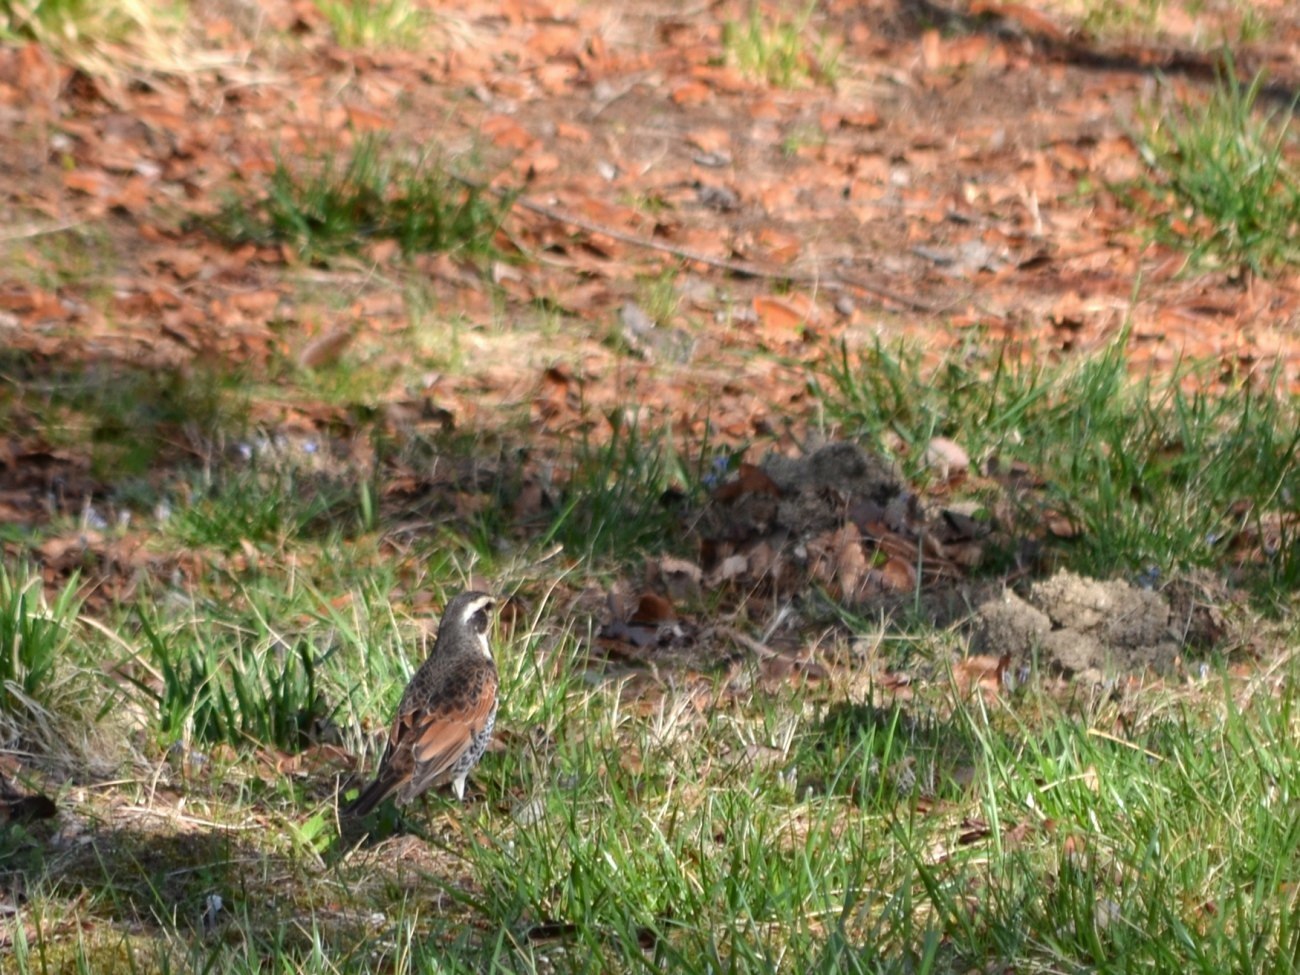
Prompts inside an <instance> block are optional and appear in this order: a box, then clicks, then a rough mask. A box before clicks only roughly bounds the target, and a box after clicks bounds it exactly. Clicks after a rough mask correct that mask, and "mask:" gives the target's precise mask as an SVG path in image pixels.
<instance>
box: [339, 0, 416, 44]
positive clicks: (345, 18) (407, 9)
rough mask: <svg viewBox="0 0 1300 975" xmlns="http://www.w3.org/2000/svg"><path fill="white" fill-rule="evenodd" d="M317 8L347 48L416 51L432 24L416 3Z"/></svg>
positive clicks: (389, 0) (367, 1)
mask: <svg viewBox="0 0 1300 975" xmlns="http://www.w3.org/2000/svg"><path fill="white" fill-rule="evenodd" d="M317 6H318V7H319V8H320V11H321V13H323V14H324V15H325V19H326V20H328V21H329V24H330V29H331V30H333V31H334V37H335V39H336V40H337V41H338V42H339V44H341V45H343V46H344V47H361V48H366V47H415V46H416V45H418V44H419V43H420V40H421V38H422V37H423V36H424V33H425V29H426V28H427V27H428V23H429V20H430V15H429V13H428V12H427V11H426V10H424V9H422V8H421V7H420V6H419V5H418V4H416V3H414V2H413V0H319V2H318V4H317Z"/></svg>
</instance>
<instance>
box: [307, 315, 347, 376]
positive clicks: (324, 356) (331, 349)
mask: <svg viewBox="0 0 1300 975" xmlns="http://www.w3.org/2000/svg"><path fill="white" fill-rule="evenodd" d="M355 334H356V332H355V330H354V329H353V327H352V326H351V325H340V326H338V327H337V328H333V329H331V330H330V331H328V332H326V333H325V334H324V335H322V336H320V337H319V338H315V339H313V340H312V341H310V342H308V343H307V344H306V345H305V346H303V348H302V351H301V352H299V353H298V365H299V366H301V367H302V368H304V369H319V368H320V367H321V366H326V365H330V364H331V363H333V362H336V361H337V360H338V358H339V356H341V355H342V354H343V350H344V349H346V348H347V347H348V345H349V344H350V343H351V342H352V337H353V336H354V335H355Z"/></svg>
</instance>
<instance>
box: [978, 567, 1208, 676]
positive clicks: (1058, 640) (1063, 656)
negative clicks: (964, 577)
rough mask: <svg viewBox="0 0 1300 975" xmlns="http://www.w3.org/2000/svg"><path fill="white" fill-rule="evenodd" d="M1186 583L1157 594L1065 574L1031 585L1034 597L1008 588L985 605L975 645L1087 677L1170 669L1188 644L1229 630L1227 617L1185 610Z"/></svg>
mask: <svg viewBox="0 0 1300 975" xmlns="http://www.w3.org/2000/svg"><path fill="white" fill-rule="evenodd" d="M1185 588H1186V587H1174V586H1171V587H1170V588H1169V589H1168V590H1166V591H1165V592H1157V591H1155V590H1153V589H1144V588H1140V587H1138V586H1134V585H1132V584H1130V583H1128V582H1125V581H1124V580H1120V579H1115V580H1110V581H1102V580H1099V579H1089V578H1086V577H1084V576H1079V575H1075V574H1074V573H1073V572H1059V573H1057V574H1056V575H1054V576H1052V577H1051V578H1050V579H1045V580H1043V581H1041V582H1037V583H1035V584H1034V585H1032V586H1031V587H1030V588H1029V593H1028V597H1027V598H1021V597H1020V596H1018V595H1017V594H1015V593H1014V592H1011V591H1010V590H1008V591H1007V592H1005V593H1003V594H1002V595H1001V596H1000V597H999V598H995V599H990V600H988V601H987V602H985V603H983V604H982V605H981V606H980V607H979V608H978V609H977V610H976V612H975V627H974V634H973V640H972V650H973V651H974V652H976V653H982V654H990V655H993V656H999V657H1001V656H1004V655H1010V657H1011V659H1012V661H1013V662H1015V663H1016V664H1017V665H1024V664H1029V663H1033V662H1037V663H1038V664H1039V665H1045V666H1046V667H1047V668H1049V669H1050V670H1052V671H1053V672H1055V673H1059V674H1062V675H1064V676H1066V677H1073V678H1075V679H1079V680H1085V681H1092V680H1100V679H1101V677H1102V675H1103V673H1106V672H1110V673H1114V672H1116V671H1124V672H1129V673H1133V672H1140V671H1144V670H1148V669H1150V670H1154V671H1155V672H1157V673H1167V672H1169V671H1171V670H1172V669H1173V667H1174V665H1175V664H1176V662H1177V661H1178V660H1179V658H1180V657H1181V655H1182V653H1183V651H1184V649H1185V648H1186V647H1188V646H1206V645H1209V644H1212V643H1214V642H1215V641H1216V639H1217V636H1216V633H1217V634H1218V635H1221V633H1222V631H1221V627H1220V626H1219V624H1220V623H1221V618H1220V617H1217V616H1216V615H1215V614H1214V613H1212V612H1202V613H1199V615H1198V614H1197V613H1192V612H1189V611H1188V610H1187V609H1186V607H1185V605H1184V604H1186V603H1188V598H1187V596H1186V593H1185ZM1171 596H1172V597H1173V603H1172V604H1171V598H1170V597H1171ZM1175 604H1176V605H1175Z"/></svg>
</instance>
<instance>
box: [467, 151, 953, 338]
mask: <svg viewBox="0 0 1300 975" xmlns="http://www.w3.org/2000/svg"><path fill="white" fill-rule="evenodd" d="M455 178H456V179H457V180H458V181H459V182H461V183H464V184H465V185H466V186H469V187H471V188H472V189H475V190H478V191H479V192H481V193H491V194H492V195H493V196H496V197H498V198H499V199H503V200H504V199H510V194H509V193H508V192H507V191H505V190H501V189H498V188H496V187H494V186H489V185H488V184H486V183H481V182H479V181H478V180H473V179H469V178H468V177H465V176H457V177H455ZM510 202H511V206H514V207H519V208H520V209H523V210H529V211H531V212H532V213H536V214H538V215H540V216H543V217H546V218H547V219H548V220H554V221H556V222H557V223H564V224H568V225H569V226H571V227H577V228H578V229H579V230H585V231H586V232H587V233H589V234H601V235H602V236H604V237H609V238H610V239H611V240H617V241H619V242H620V243H623V244H628V245H630V246H632V247H643V248H645V249H647V250H652V251H659V252H660V253H663V254H671V255H672V256H674V257H677V258H680V259H682V260H684V261H695V262H697V263H699V264H704V265H706V266H708V267H712V268H716V269H717V270H719V271H726V272H728V273H729V274H739V275H742V276H744V277H750V278H762V279H764V280H768V281H789V282H793V283H798V284H815V285H817V286H819V287H822V288H826V289H828V290H833V289H836V288H853V289H855V290H857V291H861V292H863V293H865V294H870V295H874V296H875V297H877V298H879V299H882V300H883V301H888V302H892V303H893V304H896V305H901V306H903V307H904V308H907V309H910V310H912V311H920V312H925V313H926V314H929V315H939V314H942V313H943V312H945V311H947V310H948V309H949V308H951V307H953V305H954V304H956V302H950V303H948V304H947V305H932V304H930V303H929V302H925V301H922V300H920V299H919V298H912V297H910V296H908V295H905V294H902V293H900V292H897V291H894V290H892V289H891V288H887V287H885V286H883V285H878V284H873V283H872V282H870V281H863V280H862V279H861V278H856V277H849V276H848V275H844V274H838V273H836V274H830V275H823V274H820V273H816V272H809V271H796V270H787V269H784V268H779V267H770V266H768V265H764V264H756V263H754V262H753V261H740V260H733V259H730V258H725V257H710V256H709V255H708V254H701V253H700V252H699V251H694V250H691V249H690V248H688V247H679V246H678V245H676V244H669V243H667V242H665V241H661V240H654V239H653V238H650V237H642V236H639V235H637V234H632V233H628V232H627V231H625V230H619V229H617V228H616V227H606V226H603V225H601V224H598V223H593V222H592V221H590V220H587V219H586V218H585V217H580V216H578V215H577V214H574V213H570V212H569V211H567V210H561V209H559V208H558V207H553V206H548V205H546V204H545V203H538V202H537V201H536V200H530V199H529V198H528V197H526V196H516V197H514V198H513V200H511V201H510Z"/></svg>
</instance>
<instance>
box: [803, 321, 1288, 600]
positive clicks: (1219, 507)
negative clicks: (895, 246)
mask: <svg viewBox="0 0 1300 975" xmlns="http://www.w3.org/2000/svg"><path fill="white" fill-rule="evenodd" d="M1209 369H1210V366H1208V365H1207V366H1206V367H1204V369H1203V370H1201V378H1202V379H1208V377H1209V376H1210V375H1213V374H1212V373H1209V372H1208V370H1209ZM1197 372H1198V370H1197V367H1196V366H1195V364H1192V363H1188V364H1186V365H1184V366H1183V367H1182V368H1180V369H1179V370H1176V371H1175V372H1174V373H1172V374H1169V375H1153V374H1148V375H1144V376H1135V375H1133V374H1132V373H1131V372H1130V368H1129V363H1128V359H1127V357H1126V355H1125V354H1124V344H1123V340H1122V339H1121V340H1120V341H1119V342H1117V343H1116V344H1114V345H1113V346H1111V347H1110V348H1108V349H1106V350H1104V351H1102V352H1100V353H1097V354H1094V355H1091V356H1088V357H1083V358H1071V359H1067V360H1063V361H1061V362H1059V363H1049V362H1043V361H1042V360H1031V361H1023V360H1021V359H1020V358H1018V357H1013V356H1008V355H1006V354H1005V353H1000V352H998V351H993V352H990V353H987V354H983V355H976V356H975V357H974V358H959V357H956V356H954V357H950V358H948V359H947V360H946V361H944V362H943V363H942V364H941V365H939V366H938V367H936V368H934V369H923V368H922V367H921V365H920V359H919V357H918V356H916V355H914V354H909V353H908V352H906V351H903V350H891V349H888V348H886V347H884V346H883V345H878V346H876V347H874V348H869V349H866V350H864V351H863V352H862V353H860V354H859V355H857V356H850V355H848V354H847V353H846V354H845V355H843V356H842V357H841V358H840V359H839V360H838V362H836V363H835V364H834V365H833V366H832V367H831V369H830V370H829V372H828V374H827V376H826V383H827V385H826V387H825V390H824V392H823V399H824V401H825V403H826V406H827V409H828V412H829V413H830V415H831V416H833V417H834V418H835V419H836V420H837V421H838V422H839V423H840V425H841V429H843V431H844V432H845V433H847V434H849V435H850V436H853V437H862V438H864V439H865V440H866V441H867V442H868V443H870V444H873V445H875V446H876V447H878V448H879V449H884V450H886V451H887V452H889V453H891V454H893V455H894V456H896V457H897V458H898V459H899V460H900V462H901V463H902V465H903V467H904V470H905V472H906V473H907V475H908V476H909V478H912V479H916V480H922V481H923V480H924V479H925V478H926V477H927V476H929V475H928V474H927V470H926V463H925V458H924V455H925V448H926V446H927V444H929V443H930V441H931V439H932V438H934V437H936V436H942V437H946V438H948V439H951V440H953V441H956V442H957V443H959V444H961V445H962V446H963V447H964V448H965V449H966V451H967V452H968V453H969V454H970V457H971V459H972V462H973V463H974V464H975V465H977V466H978V467H979V468H980V469H982V470H984V471H987V472H988V473H989V474H990V475H993V476H996V475H997V473H998V471H1006V470H1009V465H1010V464H1012V463H1016V462H1019V463H1024V464H1027V465H1028V468H1027V470H1028V472H1029V473H1030V474H1031V475H1032V476H1033V477H1041V478H1042V479H1043V485H1042V488H1041V490H1039V491H1037V492H1029V493H1028V494H1027V495H1026V496H1027V497H1030V498H1033V499H1034V503H1035V504H1036V505H1037V506H1038V514H1037V515H1034V514H1033V513H1032V512H1029V513H1027V517H1026V518H1025V519H1024V520H1023V521H1021V522H1020V523H1019V530H1022V531H1032V530H1033V528H1034V522H1035V520H1036V519H1038V518H1041V517H1043V516H1044V515H1045V514H1047V513H1056V514H1058V515H1061V516H1063V517H1064V518H1065V519H1067V521H1068V524H1069V525H1071V526H1073V528H1074V529H1075V530H1074V531H1073V532H1071V533H1069V537H1067V538H1066V539H1065V540H1063V541H1062V542H1061V543H1060V544H1059V545H1058V546H1057V547H1056V549H1055V557H1056V558H1057V559H1059V560H1060V562H1061V563H1063V564H1064V565H1066V566H1069V567H1072V568H1074V569H1076V570H1077V571H1081V572H1084V573H1086V574H1092V575H1096V576H1099V577H1103V578H1105V577H1110V576H1112V575H1113V574H1114V573H1115V572H1117V571H1129V572H1136V571H1143V570H1154V571H1155V572H1156V574H1157V575H1158V574H1160V573H1162V572H1168V571H1170V570H1175V571H1176V570H1181V569H1186V568H1188V567H1192V566H1222V565H1223V564H1224V563H1225V562H1231V561H1234V560H1235V557H1234V553H1235V555H1236V557H1239V558H1240V560H1241V561H1243V562H1245V563H1247V564H1248V565H1253V567H1254V569H1255V570H1256V571H1255V575H1256V578H1257V579H1258V581H1259V582H1261V583H1262V584H1265V585H1266V586H1269V587H1271V588H1272V591H1274V592H1275V593H1277V594H1282V593H1284V592H1286V591H1287V590H1288V589H1289V587H1290V586H1291V585H1292V584H1293V583H1294V581H1295V579H1296V577H1297V572H1300V563H1297V560H1296V557H1295V556H1296V552H1295V545H1294V541H1295V538H1294V532H1295V524H1294V517H1293V507H1292V502H1291V501H1290V500H1288V499H1291V498H1293V497H1295V496H1296V492H1297V491H1300V453H1298V451H1300V433H1297V430H1298V429H1300V417H1298V416H1297V413H1296V407H1295V404H1294V402H1292V401H1291V400H1290V399H1288V398H1286V397H1284V396H1281V395H1277V394H1275V393H1273V392H1271V391H1269V390H1267V389H1258V388H1255V387H1254V386H1252V385H1251V384H1250V383H1241V384H1232V385H1228V386H1217V387H1216V386H1213V385H1212V384H1210V383H1208V382H1205V383H1201V384H1199V386H1193V389H1192V391H1190V392H1189V391H1188V390H1187V389H1185V388H1184V380H1186V379H1188V378H1194V377H1195V376H1196V375H1197ZM1252 553H1253V556H1254V557H1253V558H1252Z"/></svg>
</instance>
